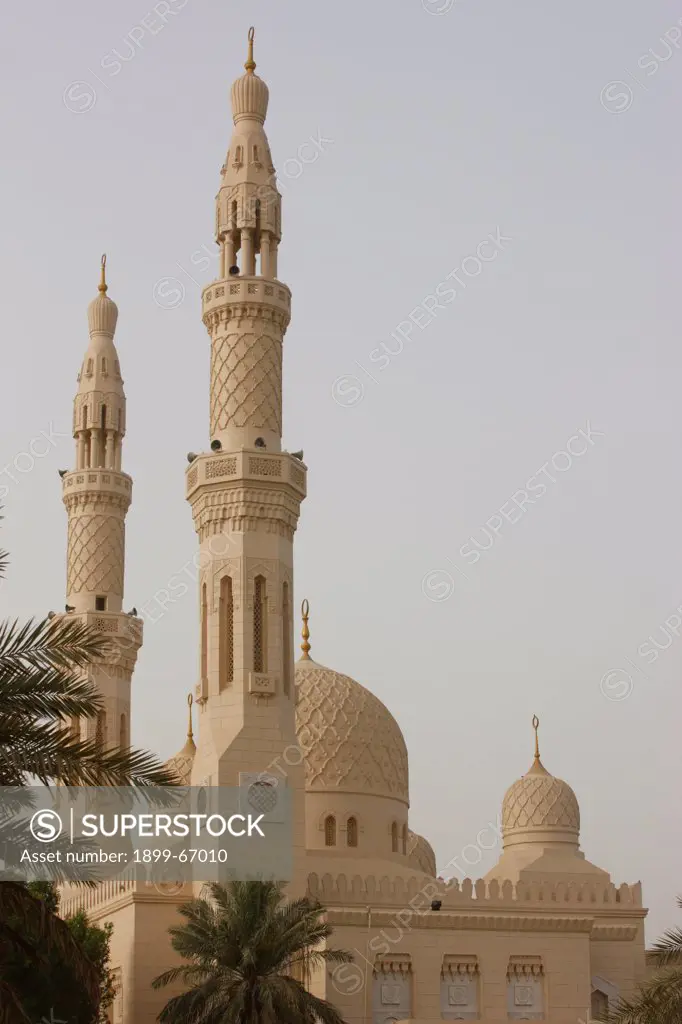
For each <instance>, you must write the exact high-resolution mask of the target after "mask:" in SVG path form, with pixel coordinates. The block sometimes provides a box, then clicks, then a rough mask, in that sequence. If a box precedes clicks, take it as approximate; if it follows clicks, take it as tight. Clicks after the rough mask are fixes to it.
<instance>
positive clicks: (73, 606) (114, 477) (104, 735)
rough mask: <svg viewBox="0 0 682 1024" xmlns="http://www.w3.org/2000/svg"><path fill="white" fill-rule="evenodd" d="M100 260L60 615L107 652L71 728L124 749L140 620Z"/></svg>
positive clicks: (117, 377)
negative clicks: (130, 610)
mask: <svg viewBox="0 0 682 1024" xmlns="http://www.w3.org/2000/svg"><path fill="white" fill-rule="evenodd" d="M105 267H106V257H105V256H103V257H102V271H101V280H100V284H99V293H98V295H97V297H96V298H95V299H93V301H92V302H91V303H90V305H89V306H88V326H89V329H90V344H89V346H88V349H87V352H86V353H85V359H84V360H83V365H82V368H81V372H80V373H79V375H78V391H77V393H76V397H75V399H74V403H73V436H74V438H75V441H76V468H75V469H74V470H72V471H71V472H69V473H65V474H64V475H63V479H62V486H63V500H64V504H65V506H66V511H67V513H68V517H69V543H68V553H67V582H66V614H67V616H69V617H77V618H79V619H80V620H81V621H83V622H85V623H87V624H88V625H89V626H91V627H93V628H94V629H97V630H98V631H99V632H101V633H105V634H106V635H107V639H109V640H110V641H111V642H110V643H109V644H108V645H107V647H108V653H107V655H106V656H105V657H104V658H102V659H100V660H99V661H98V662H97V663H96V664H95V665H93V666H92V667H91V669H90V670H89V675H90V677H91V678H92V680H93V681H94V682H95V684H96V685H97V687H98V690H99V692H100V694H101V696H102V697H103V699H104V704H105V708H106V711H105V712H104V713H103V714H100V716H99V719H98V720H97V721H96V722H95V721H83V722H82V723H81V724H80V726H78V725H77V723H73V725H72V727H73V728H74V731H75V730H78V731H80V733H81V735H82V737H83V738H95V737H97V738H98V739H99V740H100V741H101V742H102V743H103V744H105V745H106V746H110V747H113V746H123V747H127V746H129V745H130V681H131V678H132V674H133V669H134V668H135V661H136V659H137V652H138V650H139V648H140V646H141V644H142V622H141V620H140V619H138V618H137V617H136V616H134V615H127V614H125V613H124V612H123V610H122V603H123V576H124V569H125V515H126V512H127V511H128V507H129V505H130V500H131V497H132V480H131V478H130V477H129V476H128V474H127V473H123V472H121V449H122V444H123V436H124V434H125V419H126V399H125V393H124V391H123V380H122V379H121V368H120V365H119V361H118V353H117V351H116V348H115V346H114V331H115V330H116V321H117V319H118V308H117V306H116V304H115V303H114V302H112V301H111V299H110V298H109V297H108V296H107V294H106V293H107V283H106V277H105Z"/></svg>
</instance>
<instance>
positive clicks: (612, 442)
mask: <svg viewBox="0 0 682 1024" xmlns="http://www.w3.org/2000/svg"><path fill="white" fill-rule="evenodd" d="M156 7H157V12H156V13H155V11H154V4H153V2H152V0H118V2H117V3H116V4H110V3H103V2H95V3H94V2H93V0H70V2H69V3H67V4H64V3H62V4H41V5H40V6H39V7H37V8H36V7H35V5H31V4H27V5H26V4H25V5H21V4H11V5H5V8H4V12H3V16H2V18H3V21H4V24H3V25H2V33H1V34H0V37H1V38H2V44H1V45H2V50H3V52H2V60H1V61H0V75H1V76H2V79H3V80H2V88H1V89H0V103H1V104H2V109H3V152H4V174H3V188H2V192H1V194H0V202H1V203H2V226H3V231H2V241H1V243H0V245H1V258H2V266H1V270H2V280H3V301H2V305H1V306H0V315H1V324H0V326H1V329H2V337H3V351H4V356H5V359H4V374H3V382H2V383H3V386H2V417H1V420H2V460H1V461H2V466H7V467H8V468H9V471H10V472H11V474H12V477H13V479H10V478H9V476H8V473H7V472H3V475H2V476H1V477H0V486H2V487H6V488H9V491H8V492H6V491H0V494H3V495H4V499H3V500H4V504H5V513H4V514H5V521H4V523H3V524H2V525H3V528H2V543H3V545H4V546H5V547H8V548H9V549H10V551H11V554H12V564H11V569H10V574H9V576H8V579H7V580H6V582H5V583H4V584H3V586H2V590H1V591H0V614H2V615H18V616H20V617H28V616H29V615H31V614H35V615H39V616H42V615H44V614H45V613H46V612H47V611H48V610H49V609H51V608H54V609H60V608H61V607H62V606H63V603H64V586H65V549H66V515H65V512H64V509H63V506H62V504H61V489H60V481H59V477H58V476H57V470H58V469H59V468H67V467H68V468H71V467H72V466H73V442H72V440H71V438H70V437H69V436H66V435H68V433H69V431H70V426H71V408H72V399H73V395H74V391H75V387H76V374H77V371H78V369H79V366H80V363H81V359H82V357H83V353H84V351H85V347H86V344H87V324H86V315H85V311H86V307H87V304H88V302H89V301H90V300H91V299H92V298H93V296H94V295H95V294H96V285H97V278H98V265H99V258H100V255H101V253H102V252H104V251H106V252H107V254H108V266H109V274H108V277H109V283H110V289H109V294H110V296H111V297H112V298H113V299H114V300H115V301H116V302H117V303H118V306H119V310H120V317H119V326H118V331H117V335H116V342H117V346H118V350H119V354H120V357H121V363H122V368H123V374H124V378H125V386H126V392H127V396H128V434H127V438H126V443H125V448H124V469H125V470H126V471H127V472H129V473H131V474H132V476H133V477H134V500H133V505H132V507H131V510H130V512H129V514H128V520H127V524H128V529H127V555H128V557H127V576H126V598H125V607H126V608H128V607H130V606H132V605H133V604H135V605H137V607H138V609H139V608H145V609H147V612H146V614H147V616H148V622H147V625H146V627H145V641H144V647H143V649H142V652H141V655H140V659H139V661H138V668H137V671H136V673H135V677H134V681H133V688H134V690H133V692H134V720H133V741H134V742H135V743H137V744H139V745H146V746H148V747H150V748H153V749H155V750H157V751H158V752H159V753H160V754H162V755H163V756H169V755H170V754H172V753H173V752H174V751H175V750H177V749H178V748H179V747H180V746H181V745H182V743H183V740H184V731H185V703H184V702H185V695H186V693H187V692H188V691H189V690H190V689H192V688H193V686H194V684H195V682H196V676H197V639H198V629H197V607H196V602H195V599H194V594H193V592H192V594H191V595H188V596H186V597H185V598H184V599H182V600H178V601H177V602H176V603H175V604H173V605H170V606H168V607H167V608H166V610H165V613H162V610H161V608H160V606H159V605H158V601H156V602H155V600H154V595H155V593H157V592H158V591H160V590H162V589H163V588H164V587H165V585H166V584H167V582H168V580H169V578H170V577H171V576H173V575H174V574H176V573H178V572H180V571H182V570H183V567H189V568H190V569H191V566H192V558H193V556H194V554H195V551H196V547H197V543H196V538H195V534H194V529H193V525H192V518H191V513H190V508H189V506H188V504H187V503H186V502H185V500H184V496H183V495H184V470H185V466H186V460H185V453H186V452H187V451H189V450H196V451H201V450H204V449H205V448H206V446H207V443H208V366H209V339H208V335H207V333H206V330H205V329H204V327H203V325H202V323H201V315H200V291H201V288H202V287H203V286H204V285H205V284H206V283H208V282H209V281H210V280H211V278H212V277H213V276H214V275H215V273H216V272H217V263H216V261H215V259H214V258H213V247H212V230H213V223H214V205H213V202H214V196H215V193H216V191H217V187H218V181H219V170H220V166H221V164H222V162H223V158H224V156H225V152H226V150H227V147H228V142H229V138H230V131H231V118H230V108H229V87H230V84H231V82H232V80H233V79H234V78H235V77H237V75H238V74H240V73H241V68H242V65H243V62H244V60H245V57H246V53H245V38H246V32H247V29H248V26H249V25H250V24H255V25H256V61H257V64H258V73H259V74H261V75H262V76H263V77H264V79H265V80H266V81H267V83H268V85H269V87H270V110H269V116H268V120H267V123H266V129H267V132H268V135H269V139H270V143H271V148H272V153H273V158H274V161H275V164H276V166H277V168H278V171H279V176H280V182H281V191H282V194H283V222H284V238H283V242H282V245H281V250H280V252H281V257H280V275H281V277H282V279H283V280H284V281H285V282H286V283H287V284H288V285H289V286H290V287H291V289H292V292H293V302H292V306H293V319H292V323H291V326H290V328H289V331H288V333H287V335H286V339H285V437H284V444H285V446H286V447H287V448H289V449H290V450H296V449H298V448H303V449H304V450H305V461H306V463H307V464H308V466H309V481H308V483H309V495H308V498H307V500H306V502H305V504H304V506H303V514H302V518H301V521H300V525H299V530H298V533H297V536H296V571H297V581H296V590H297V601H298V602H300V600H301V599H302V598H303V597H307V598H308V599H309V600H310V604H311V623H310V625H311V634H312V635H311V641H312V654H313V656H314V657H315V658H316V659H317V660H319V661H321V662H322V663H324V664H327V665H330V666H332V667H334V668H337V669H339V670H341V671H343V672H346V673H348V674H350V675H352V676H354V677H355V678H356V679H358V680H359V681H361V682H362V683H364V684H365V685H366V686H368V687H369V688H370V689H372V690H373V691H374V692H375V693H376V694H377V695H378V696H379V697H380V698H381V699H382V700H383V701H384V702H385V703H386V704H387V705H388V707H389V708H390V709H391V711H392V712H393V713H394V715H395V716H396V718H397V719H398V721H399V722H400V724H401V726H402V729H403V731H404V733H405V737H406V740H407V743H408V747H409V751H410V769H411V797H412V807H411V824H412V827H413V828H414V829H416V830H417V831H420V832H423V833H424V834H425V835H426V836H427V837H428V838H429V839H430V840H431V842H432V843H433V845H434V847H435V849H436V853H437V857H438V862H439V866H442V865H444V864H445V863H447V861H449V860H450V859H451V858H453V857H454V858H457V857H458V855H459V854H460V852H461V851H462V850H463V848H464V847H465V846H467V844H470V843H474V842H475V837H476V834H477V833H478V832H479V831H480V830H481V829H482V828H484V827H485V826H486V825H487V824H488V823H489V822H494V821H495V820H496V816H497V814H498V810H499V807H500V804H501V800H502V796H503V794H504V791H505V789H506V788H507V786H508V785H510V784H511V782H512V781H513V780H514V779H515V778H517V777H518V776H519V775H521V774H522V773H523V772H525V771H526V770H527V768H528V767H529V764H530V761H531V759H532V731H531V727H530V719H531V717H532V715H533V713H537V714H538V715H539V716H540V718H541V723H542V724H541V727H540V733H541V747H542V754H543V760H544V762H545V765H546V766H547V768H548V769H549V770H550V771H552V772H553V773H555V774H557V775H559V776H561V777H562V778H565V779H566V780H568V781H569V782H570V783H571V785H572V786H573V787H574V789H575V791H576V794H577V796H578V799H579V801H580V805H581V811H582V847H583V849H584V851H585V853H586V855H587V857H588V858H589V859H590V860H592V861H593V862H595V863H596V864H598V865H600V866H601V867H603V868H605V869H607V870H608V871H610V872H611V875H612V878H613V880H614V881H616V882H617V883H620V882H623V881H627V882H635V881H637V880H638V879H641V880H642V882H643V885H644V898H645V903H646V904H647V905H648V906H649V907H650V908H651V914H650V917H649V923H648V927H647V937H648V939H649V940H651V939H653V938H654V937H655V936H656V935H657V934H658V933H659V932H660V931H661V930H662V929H663V928H664V927H667V926H668V925H670V924H672V923H675V922H676V921H678V920H679V918H678V914H677V911H676V908H675V902H674V901H675V896H676V893H678V892H680V891H682V879H681V878H680V870H679V869H680V853H679V850H680V843H681V841H682V823H681V820H680V818H681V816H680V792H681V786H680V750H681V744H680V698H679V692H680V682H679V680H680V670H681V668H682V638H678V637H677V635H676V633H675V632H674V629H677V630H678V631H679V630H680V626H679V625H678V620H680V619H682V613H678V612H676V609H677V608H678V607H679V606H680V605H682V528H681V527H680V523H681V517H680V505H681V503H682V459H681V458H680V444H679V435H680V429H681V427H682V408H681V403H680V397H679V396H680V387H681V384H682V357H681V355H680V337H679V330H678V325H679V321H680V316H679V309H678V300H679V295H680V286H679V275H680V256H679V246H680V243H679V236H680V230H679V229H680V212H681V204H680V198H679V174H680V165H681V163H682V152H681V145H680V133H679V98H680V84H681V83H682V48H681V49H680V50H679V51H678V49H677V47H680V46H681V43H680V41H679V40H680V38H681V37H682V28H680V25H682V17H681V11H680V8H679V5H678V4H676V3H673V2H672V0H670V2H669V0H648V2H647V3H646V4H641V3H635V2H634V0H601V2H600V3H599V4H594V3H592V2H588V0H577V2H574V3H571V4H563V5H557V4H548V3H546V2H541V0H535V2H529V0H520V2H518V3H513V4H509V3H501V2H496V0H456V2H454V3H451V2H449V0H448V2H446V0H423V2H422V0H402V2H401V3H399V4H398V3H396V2H395V0H374V2H372V3H370V4H368V3H364V2H361V0H346V2H345V3H343V4H327V3H311V2H309V0H298V2H296V3H293V4H282V3H278V4H275V3H273V2H268V0H263V2H260V3H256V2H250V3H247V2H243V0H232V2H230V3H226V2H218V0H168V3H167V4H158V3H157V5H156ZM168 9H170V11H171V13H170V14H169V13H168ZM162 15H163V16H165V21H164V20H163V17H162ZM666 33H668V40H669V42H668V43H666V40H665V34H666ZM666 58H667V59H666ZM614 83H615V84H614ZM311 140H312V141H311ZM316 140H317V141H316ZM304 161H307V162H304ZM498 233H499V236H501V239H500V240H499V241H498V242H497V245H496V246H494V245H493V244H492V243H490V242H489V241H488V242H487V243H486V242H485V240H486V239H489V237H490V236H491V235H492V236H493V238H496V237H498ZM204 246H205V247H206V249H205V250H203V247H204ZM207 253H208V254H210V258H209V255H206V254H207ZM448 275H450V276H449V277H448ZM169 279H174V280H169ZM429 296H433V297H434V298H433V299H429V298H428V297H429ZM445 300H447V301H445ZM436 302H438V303H439V305H440V308H438V306H436V305H435V303H436ZM429 308H430V309H431V313H429V312H428V309H429ZM410 314H412V320H411V321H410ZM401 325H402V326H401ZM410 327H411V331H410ZM401 332H402V333H401ZM383 345H385V346H386V348H385V349H384V348H382V346H383ZM50 429H52V430H53V431H56V432H58V434H60V435H64V436H54V435H53V444H52V446H51V447H50V448H49V450H48V453H47V454H46V455H44V456H43V457H41V458H36V459H32V457H31V456H30V454H29V455H27V456H22V453H26V452H30V445H31V444H32V443H33V450H34V451H35V452H43V451H44V450H45V442H43V441H38V440H35V439H38V438H40V435H41V433H42V432H47V433H48V434H49V432H50ZM581 430H582V431H583V432H584V434H586V435H589V443H587V442H585V441H584V440H583V439H582V438H581V435H580V433H579V432H580V431H581ZM576 435H577V438H576ZM571 439H572V440H571ZM567 445H568V448H567ZM562 452H564V453H567V454H563V455H562V454H561V453H562ZM571 453H572V454H571ZM13 467H14V468H13ZM543 486H544V488H545V489H544V490H543ZM524 490H525V492H526V496H527V498H526V497H524V494H523V493H519V492H523V491H524ZM514 499H515V500H514ZM500 509H502V510H503V511H502V512H500ZM486 523H489V524H490V525H489V526H487V527H486ZM486 530H487V531H488V532H487V533H486ZM495 531H497V532H495ZM491 538H492V539H491ZM477 544H478V547H477ZM475 555H477V556H478V557H477V558H475V557H474V556H475ZM152 619H156V620H158V621H151V620H152ZM666 620H668V621H669V622H670V623H671V627H672V628H669V629H668V634H669V635H666V633H665V632H664V631H663V630H664V629H665V628H666V627H665V626H664V623H665V621H666ZM650 637H651V638H653V640H657V641H658V642H659V644H660V645H661V647H663V646H664V645H668V646H667V647H665V648H664V649H662V650H660V651H659V650H657V649H656V648H655V647H653V646H652V641H651V640H650V639H649V638H650ZM643 645H645V646H643ZM654 655H655V658H654ZM623 673H625V674H623ZM467 856H469V857H471V858H472V859H475V857H474V855H473V854H471V851H469V853H468V854H467ZM495 857H496V851H491V852H490V853H488V854H486V855H485V857H484V859H483V860H482V862H481V863H480V864H479V865H474V866H472V869H471V873H472V874H473V875H476V874H479V873H482V872H484V871H485V870H487V869H488V868H489V867H490V866H491V865H492V863H493V862H494V859H495Z"/></svg>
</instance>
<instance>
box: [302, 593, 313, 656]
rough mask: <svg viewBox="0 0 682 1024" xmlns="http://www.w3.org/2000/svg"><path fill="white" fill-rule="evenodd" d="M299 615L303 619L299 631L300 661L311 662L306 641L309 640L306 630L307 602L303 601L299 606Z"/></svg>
mask: <svg viewBox="0 0 682 1024" xmlns="http://www.w3.org/2000/svg"><path fill="white" fill-rule="evenodd" d="M301 615H302V617H303V629H302V630H301V636H302V637H303V643H302V644H301V650H302V651H303V654H302V655H301V661H312V658H311V657H310V644H309V643H308V640H309V639H310V630H309V629H308V617H309V616H310V605H309V604H308V602H307V601H304V602H303V604H302V605H301Z"/></svg>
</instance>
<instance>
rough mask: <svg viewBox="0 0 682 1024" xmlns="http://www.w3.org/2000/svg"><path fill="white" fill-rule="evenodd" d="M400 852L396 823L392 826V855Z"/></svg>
mask: <svg viewBox="0 0 682 1024" xmlns="http://www.w3.org/2000/svg"><path fill="white" fill-rule="evenodd" d="M397 852H398V822H397V821H394V822H393V824H392V825H391V853H397Z"/></svg>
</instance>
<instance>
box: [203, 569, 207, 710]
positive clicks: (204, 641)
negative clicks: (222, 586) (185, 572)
mask: <svg viewBox="0 0 682 1024" xmlns="http://www.w3.org/2000/svg"><path fill="white" fill-rule="evenodd" d="M201 695H202V697H208V591H207V589H206V584H205V583H203V584H202V586H201Z"/></svg>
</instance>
